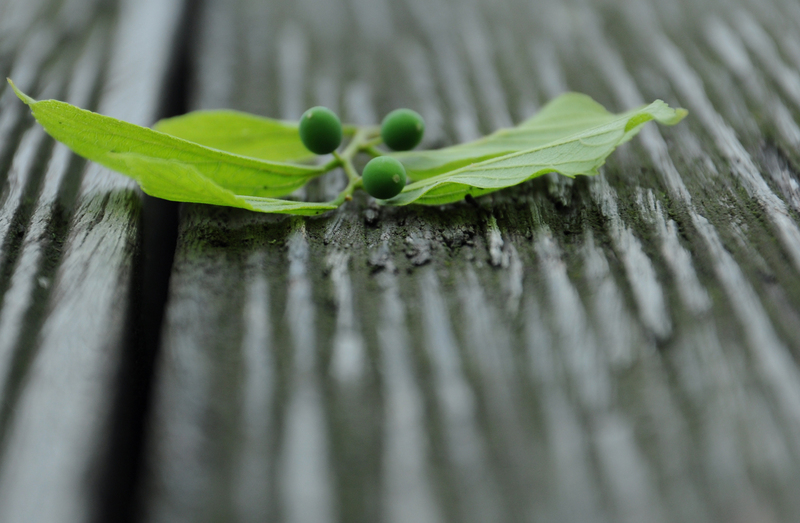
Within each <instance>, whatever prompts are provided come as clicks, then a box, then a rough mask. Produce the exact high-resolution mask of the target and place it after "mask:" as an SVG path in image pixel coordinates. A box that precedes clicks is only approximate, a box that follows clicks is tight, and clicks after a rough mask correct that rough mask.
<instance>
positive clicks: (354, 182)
mask: <svg viewBox="0 0 800 523" xmlns="http://www.w3.org/2000/svg"><path fill="white" fill-rule="evenodd" d="M361 185H362V182H361V177H360V176H358V177H356V178H351V179H350V183H348V184H347V187H345V188H344V190H343V191H342V192H340V193H339V196H337V197H336V198H335V199H333V200H331V201H330V202H328V203H330V204H331V205H335V206H337V207H338V206H340V205H341V204H343V203H344V202H346V201H347V200H350V199H351V198H352V196H353V192H355V190H356V189H359V188H361Z"/></svg>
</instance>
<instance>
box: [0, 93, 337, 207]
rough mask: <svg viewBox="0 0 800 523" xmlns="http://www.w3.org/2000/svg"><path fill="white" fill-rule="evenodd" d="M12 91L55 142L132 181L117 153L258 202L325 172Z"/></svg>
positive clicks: (296, 186)
mask: <svg viewBox="0 0 800 523" xmlns="http://www.w3.org/2000/svg"><path fill="white" fill-rule="evenodd" d="M9 83H11V81H10V80H9ZM11 86H12V87H13V88H14V91H15V92H16V93H17V96H19V98H20V99H21V100H22V101H23V102H25V103H26V104H27V105H28V106H29V107H30V108H31V111H32V112H33V115H34V117H35V118H36V120H37V121H38V122H39V123H40V124H41V125H42V127H44V129H45V131H47V133H48V134H50V135H51V136H52V137H53V138H55V139H56V140H58V141H60V142H62V143H64V144H65V145H67V146H68V147H69V148H70V149H72V150H73V151H74V152H75V153H77V154H79V155H80V156H83V157H84V158H88V159H89V160H92V161H94V162H97V163H99V164H101V165H104V166H106V167H108V168H110V169H113V170H115V171H118V172H120V173H122V174H126V175H128V176H133V175H132V174H131V173H130V172H129V171H128V164H127V163H125V162H124V161H121V160H120V158H119V157H118V156H115V155H114V153H133V154H138V155H141V156H144V157H147V158H153V159H155V160H174V161H176V162H180V163H183V164H186V165H190V166H192V167H194V168H195V169H196V170H197V172H198V173H199V174H200V175H201V176H202V177H204V178H206V179H208V180H210V181H212V182H214V183H215V184H216V185H218V186H220V187H223V188H226V189H229V190H231V191H232V192H233V193H235V194H240V195H248V196H259V197H268V196H284V195H287V194H289V193H291V192H292V191H294V190H295V189H297V188H299V187H302V186H303V185H305V183H306V182H307V181H308V180H309V179H311V178H313V177H315V176H318V175H320V174H322V173H323V171H324V170H323V168H321V167H315V166H308V165H296V164H291V163H281V162H272V161H266V160H258V159H255V158H249V157H245V156H240V155H236V154H231V153H226V152H222V151H219V150H216V149H211V148H208V147H204V146H202V145H198V144H195V143H192V142H189V141H186V140H183V139H181V138H176V137H174V136H170V135H168V134H165V133H161V132H158V131H154V130H153V129H148V128H146V127H140V126H138V125H133V124H130V123H128V122H123V121H121V120H117V119H115V118H110V117H108V116H103V115H100V114H97V113H93V112H91V111H86V110H84V109H80V108H78V107H75V106H73V105H70V104H68V103H65V102H59V101H57V100H43V101H36V100H34V99H33V98H31V97H29V96H27V95H26V94H24V93H22V92H21V91H19V90H18V89H17V88H16V86H14V84H13V83H11Z"/></svg>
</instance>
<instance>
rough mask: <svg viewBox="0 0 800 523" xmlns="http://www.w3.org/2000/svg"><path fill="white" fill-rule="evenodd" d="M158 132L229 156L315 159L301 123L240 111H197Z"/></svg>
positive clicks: (163, 122)
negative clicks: (302, 132)
mask: <svg viewBox="0 0 800 523" xmlns="http://www.w3.org/2000/svg"><path fill="white" fill-rule="evenodd" d="M153 129H155V130H156V131H159V132H162V133H165V134H169V135H171V136H176V137H178V138H183V139H184V140H186V141H187V142H194V143H196V144H199V145H205V146H206V147H211V148H212V149H219V150H220V151H225V152H226V153H232V154H238V155H240V156H249V157H250V158H258V159H260V160H270V161H273V162H303V161H308V160H311V159H312V158H314V155H313V154H311V153H309V152H308V149H307V148H306V146H305V145H303V142H302V141H301V140H300V135H299V134H298V132H297V129H298V125H297V122H282V121H280V120H273V119H271V118H263V117H261V116H256V115H253V114H248V113H242V112H239V111H231V110H227V109H224V110H219V111H195V112H192V113H189V114H185V115H183V116H176V117H174V118H166V119H164V120H161V121H159V122H158V123H157V124H156V125H154V126H153Z"/></svg>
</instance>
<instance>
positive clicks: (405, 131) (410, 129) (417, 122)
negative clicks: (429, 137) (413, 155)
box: [381, 109, 425, 151]
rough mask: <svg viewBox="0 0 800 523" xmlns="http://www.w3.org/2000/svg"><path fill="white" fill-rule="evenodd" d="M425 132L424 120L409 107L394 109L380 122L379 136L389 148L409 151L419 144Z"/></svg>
mask: <svg viewBox="0 0 800 523" xmlns="http://www.w3.org/2000/svg"><path fill="white" fill-rule="evenodd" d="M424 133H425V121H424V120H423V119H422V116H420V115H419V113H417V112H415V111H412V110H411V109H395V110H394V111H392V112H390V113H389V114H387V115H386V117H385V118H384V119H383V122H381V138H383V143H385V144H386V145H387V146H388V147H389V148H390V149H393V150H395V151H409V150H411V149H413V148H414V147H416V146H417V145H419V142H421V141H422V135H423V134H424Z"/></svg>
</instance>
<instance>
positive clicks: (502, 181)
mask: <svg viewBox="0 0 800 523" xmlns="http://www.w3.org/2000/svg"><path fill="white" fill-rule="evenodd" d="M573 102H574V103H573ZM542 113H544V114H542ZM686 114H687V112H686V110H684V109H671V108H670V107H669V106H668V105H667V104H665V103H664V102H662V101H661V100H656V101H655V102H653V103H652V104H650V105H647V106H644V107H641V108H639V109H636V110H633V111H628V112H626V113H623V114H621V115H612V114H611V113H608V112H607V111H606V110H605V109H603V108H602V106H600V105H598V104H596V103H595V102H592V101H591V99H589V98H588V97H585V96H583V95H575V94H568V95H563V96H561V97H559V98H558V99H556V100H555V101H554V102H553V103H551V104H550V105H548V106H547V107H546V108H545V109H543V110H542V112H541V113H540V114H539V115H537V116H536V117H534V118H532V119H531V120H528V121H527V122H525V123H523V124H522V125H521V126H520V127H518V128H516V129H514V130H506V134H505V135H499V133H495V134H494V135H491V136H489V137H487V138H486V139H485V140H486V141H488V140H489V139H490V138H492V137H495V138H494V139H493V140H494V141H493V142H490V144H489V145H486V143H485V142H484V144H483V145H480V146H479V147H477V150H478V151H481V153H482V154H483V153H486V151H490V150H492V151H499V150H500V146H499V143H501V142H503V143H505V141H508V142H509V143H511V142H513V143H514V144H515V146H516V147H519V148H520V149H523V150H517V151H515V152H512V153H507V154H504V155H501V156H497V157H494V158H491V159H488V160H483V161H480V160H479V161H477V163H470V164H467V165H464V164H463V162H464V161H465V158H467V157H468V152H469V148H470V145H469V144H465V145H464V146H462V151H459V152H457V153H456V154H453V153H452V151H451V152H448V153H445V154H444V155H442V156H441V157H436V155H435V154H433V153H436V152H437V151H431V155H429V156H428V157H427V159H426V160H425V161H427V164H426V165H427V166H428V170H429V171H428V172H441V171H442V169H447V172H442V173H441V174H437V175H436V176H432V177H430V178H425V179H422V180H420V181H417V182H415V183H412V184H410V185H407V186H406V187H405V189H403V192H402V193H400V194H399V195H397V196H395V197H394V198H392V199H391V200H388V203H391V204H394V205H406V204H409V203H412V202H414V203H422V204H427V205H439V204H444V203H450V202H454V201H458V200H461V199H462V198H464V197H465V196H466V195H468V194H470V195H472V196H480V195H482V194H486V193H489V192H492V191H496V190H499V189H503V188H506V187H511V186H513V185H517V184H520V183H522V182H524V181H526V180H529V179H531V178H535V177H536V176H540V175H542V174H546V173H549V172H557V173H560V174H563V175H565V176H569V177H573V176H577V175H579V174H588V175H591V174H596V173H597V169H598V168H599V167H600V166H601V165H603V163H604V162H605V160H606V158H607V157H608V155H610V154H611V153H612V152H613V151H614V149H616V147H617V146H618V145H620V144H622V143H624V142H627V141H628V140H630V139H631V138H632V137H633V136H634V135H635V134H636V133H638V132H639V129H641V127H642V125H644V124H645V123H647V122H649V121H650V120H656V121H658V122H660V123H663V124H666V125H674V124H676V123H678V122H680V121H681V120H682V119H683V118H684V117H685V116H686ZM572 122H579V123H580V125H578V124H577V123H576V124H574V125H573V123H572ZM517 129H523V130H525V131H523V132H521V133H520V132H516V131H517ZM537 133H538V134H537ZM498 135H499V136H498ZM509 135H510V137H509ZM522 136H527V138H526V139H525V140H523V139H522ZM544 140H549V141H547V142H546V143H541V142H543V141H544ZM480 141H481V140H479V142H480ZM492 148H494V149H492ZM448 149H451V150H452V149H454V148H448ZM492 154H494V153H492ZM398 158H399V155H398ZM419 158H422V157H419ZM401 160H402V159H401ZM437 161H438V163H437ZM420 162H422V160H420ZM418 165H419V164H418ZM462 165H463V166H462ZM417 174H419V171H417Z"/></svg>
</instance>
